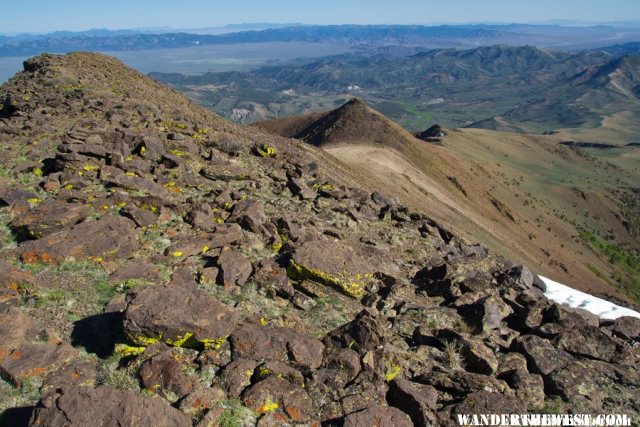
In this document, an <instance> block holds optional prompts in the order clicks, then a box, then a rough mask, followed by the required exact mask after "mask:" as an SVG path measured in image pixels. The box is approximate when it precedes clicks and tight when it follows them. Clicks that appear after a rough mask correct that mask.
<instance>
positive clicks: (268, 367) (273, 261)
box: [0, 53, 640, 426]
mask: <svg viewBox="0 0 640 427" xmlns="http://www.w3.org/2000/svg"><path fill="white" fill-rule="evenodd" d="M0 99H3V100H4V102H3V104H2V110H1V111H0V116H1V119H0V202H1V204H2V207H0V240H1V241H2V251H1V260H0V374H1V375H2V378H3V380H2V382H0V396H1V397H0V411H2V418H1V419H2V423H4V425H11V426H13V425H29V426H63V425H64V426H68V425H73V426H86V425H95V424H96V420H101V424H100V425H104V426H134V425H135V426H189V425H194V426H195V425H197V426H244V425H259V426H275V425H311V426H319V425H323V426H343V425H344V426H364V425H379V426H411V425H416V426H441V425H442V426H446V425H453V424H454V423H455V419H456V418H455V415H456V414H461V413H464V414H474V413H476V414H486V413H526V412H534V413H540V412H545V413H593V414H597V413H627V414H629V415H630V416H632V417H636V419H637V417H639V416H640V372H639V371H638V369H637V367H638V362H639V360H640V350H639V349H640V320H638V319H634V318H620V319H618V320H616V321H601V320H599V319H598V318H597V317H595V316H594V315H592V314H590V313H588V312H585V311H582V310H576V309H567V308H565V307H562V306H559V305H557V304H554V303H552V302H550V301H548V300H547V299H546V298H545V297H544V294H543V289H544V283H543V282H542V281H541V280H540V279H539V278H538V277H537V276H536V275H535V274H534V273H532V272H531V271H530V270H529V269H528V268H527V267H524V266H519V265H514V264H513V263H511V262H509V261H508V260H506V259H504V258H502V257H500V256H496V255H494V254H493V253H490V252H489V251H488V250H487V249H486V248H485V247H483V246H481V245H478V244H473V243H469V242H466V241H464V240H463V239H461V238H458V237H456V236H455V235H453V234H452V233H450V232H449V231H447V229H446V228H445V227H443V226H442V225H441V224H438V223H436V222H434V221H433V220H431V219H430V218H428V217H426V216H425V215H423V214H420V213H416V212H412V211H410V210H409V209H407V208H406V207H405V206H403V205H402V204H401V203H400V202H398V201H397V200H395V199H394V198H392V197H389V195H384V194H380V193H377V192H371V191H369V190H367V187H366V185H364V184H363V183H359V182H357V180H356V179H355V177H354V175H352V174H351V173H349V172H348V171H347V169H346V168H345V167H343V165H342V164H341V163H340V162H338V161H337V160H335V159H334V158H333V157H331V156H330V155H329V154H327V153H325V152H322V151H320V150H319V149H317V148H315V147H313V146H311V145H308V144H305V143H304V142H302V141H297V140H292V139H285V138H282V137H278V136H275V135H272V134H269V133H266V132H264V131H262V130H259V129H257V128H244V127H241V126H237V125H234V124H231V123H229V122H227V121H225V120H223V119H221V118H219V117H218V116H216V115H214V114H213V113H211V112H208V111H206V110H204V109H202V108H200V107H197V106H196V105H194V104H192V103H191V102H190V101H189V100H188V99H187V98H185V97H184V96H182V95H180V94H178V93H177V92H175V91H173V90H171V89H168V88H166V87H164V86H162V85H160V84H158V83H156V82H154V81H152V80H151V79H149V78H147V77H145V76H143V75H141V74H139V73H137V72H135V71H133V70H131V69H129V68H127V67H125V66H124V65H122V64H121V63H119V62H118V61H117V60H115V59H112V58H109V57H106V56H102V55H99V54H89V53H74V54H68V55H64V56H55V55H42V56H39V57H36V58H33V59H30V60H28V61H26V62H25V64H24V71H23V72H21V73H19V74H18V75H16V76H15V77H14V78H12V79H11V80H10V81H9V82H7V83H6V84H4V85H3V86H2V87H1V88H0ZM352 107H353V106H352ZM356 107H358V105H356Z"/></svg>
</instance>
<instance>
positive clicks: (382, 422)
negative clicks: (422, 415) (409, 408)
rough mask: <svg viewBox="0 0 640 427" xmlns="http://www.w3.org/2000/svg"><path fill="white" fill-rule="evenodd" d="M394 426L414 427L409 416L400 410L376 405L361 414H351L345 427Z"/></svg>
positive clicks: (345, 422)
mask: <svg viewBox="0 0 640 427" xmlns="http://www.w3.org/2000/svg"><path fill="white" fill-rule="evenodd" d="M371 426H394V427H412V426H413V423H412V422H411V419H410V418H409V415H407V414H405V413H404V412H402V411H401V410H400V409H398V408H390V407H388V406H383V405H376V406H372V407H370V408H367V409H364V410H362V411H360V412H354V413H353V414H349V415H347V416H346V417H345V419H344V427H371Z"/></svg>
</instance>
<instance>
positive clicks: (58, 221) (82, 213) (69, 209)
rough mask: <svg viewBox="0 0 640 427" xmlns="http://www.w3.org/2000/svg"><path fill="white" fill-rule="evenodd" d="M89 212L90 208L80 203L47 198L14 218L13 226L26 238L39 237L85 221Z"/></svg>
mask: <svg viewBox="0 0 640 427" xmlns="http://www.w3.org/2000/svg"><path fill="white" fill-rule="evenodd" d="M88 214H89V208H88V207H87V206H85V205H82V204H80V203H62V202H59V201H57V200H49V199H47V200H45V201H44V202H42V203H40V204H39V205H38V206H36V207H34V208H33V209H30V210H28V211H26V212H23V213H21V214H20V216H18V217H16V218H14V220H13V221H12V222H11V226H12V227H13V228H14V229H16V231H17V233H18V234H20V235H21V236H23V237H24V238H28V239H37V238H40V237H43V236H48V235H49V234H52V233H55V232H57V231H61V230H63V229H65V228H69V227H71V226H73V225H75V224H77V223H79V222H81V221H83V220H84V219H85V218H86V217H87V215H88Z"/></svg>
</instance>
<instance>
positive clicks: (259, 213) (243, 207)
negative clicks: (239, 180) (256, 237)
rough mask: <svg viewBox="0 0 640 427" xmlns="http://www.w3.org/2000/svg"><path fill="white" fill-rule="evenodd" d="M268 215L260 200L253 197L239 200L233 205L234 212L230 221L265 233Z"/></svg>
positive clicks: (255, 231)
mask: <svg viewBox="0 0 640 427" xmlns="http://www.w3.org/2000/svg"><path fill="white" fill-rule="evenodd" d="M266 219H267V217H266V215H265V213H264V208H263V207H262V205H261V204H260V202H258V201H256V200H252V199H245V200H242V201H240V202H238V203H237V204H236V205H235V206H234V207H233V212H232V213H231V216H230V217H229V219H228V221H231V222H237V223H238V224H240V225H241V226H242V227H243V228H245V229H247V230H249V231H253V232H254V233H263V232H264V231H265V230H264V225H263V224H264V222H265V221H266Z"/></svg>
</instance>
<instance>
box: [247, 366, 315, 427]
mask: <svg viewBox="0 0 640 427" xmlns="http://www.w3.org/2000/svg"><path fill="white" fill-rule="evenodd" d="M242 402H243V403H244V404H245V406H247V407H249V408H251V409H253V410H254V411H256V412H257V413H258V414H268V413H271V412H282V413H284V414H286V416H287V418H288V419H289V420H290V421H292V422H295V423H301V422H306V421H310V420H311V418H312V417H313V416H314V409H313V402H312V401H311V398H310V397H309V395H308V394H307V392H306V391H305V390H304V389H303V388H302V387H300V386H299V385H296V384H291V383H290V382H289V381H287V380H285V379H282V378H278V377H277V376H270V377H268V378H267V379H265V380H262V381H260V382H258V383H256V384H254V385H252V386H251V387H250V388H248V389H247V390H245V392H244V393H243V395H242Z"/></svg>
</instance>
